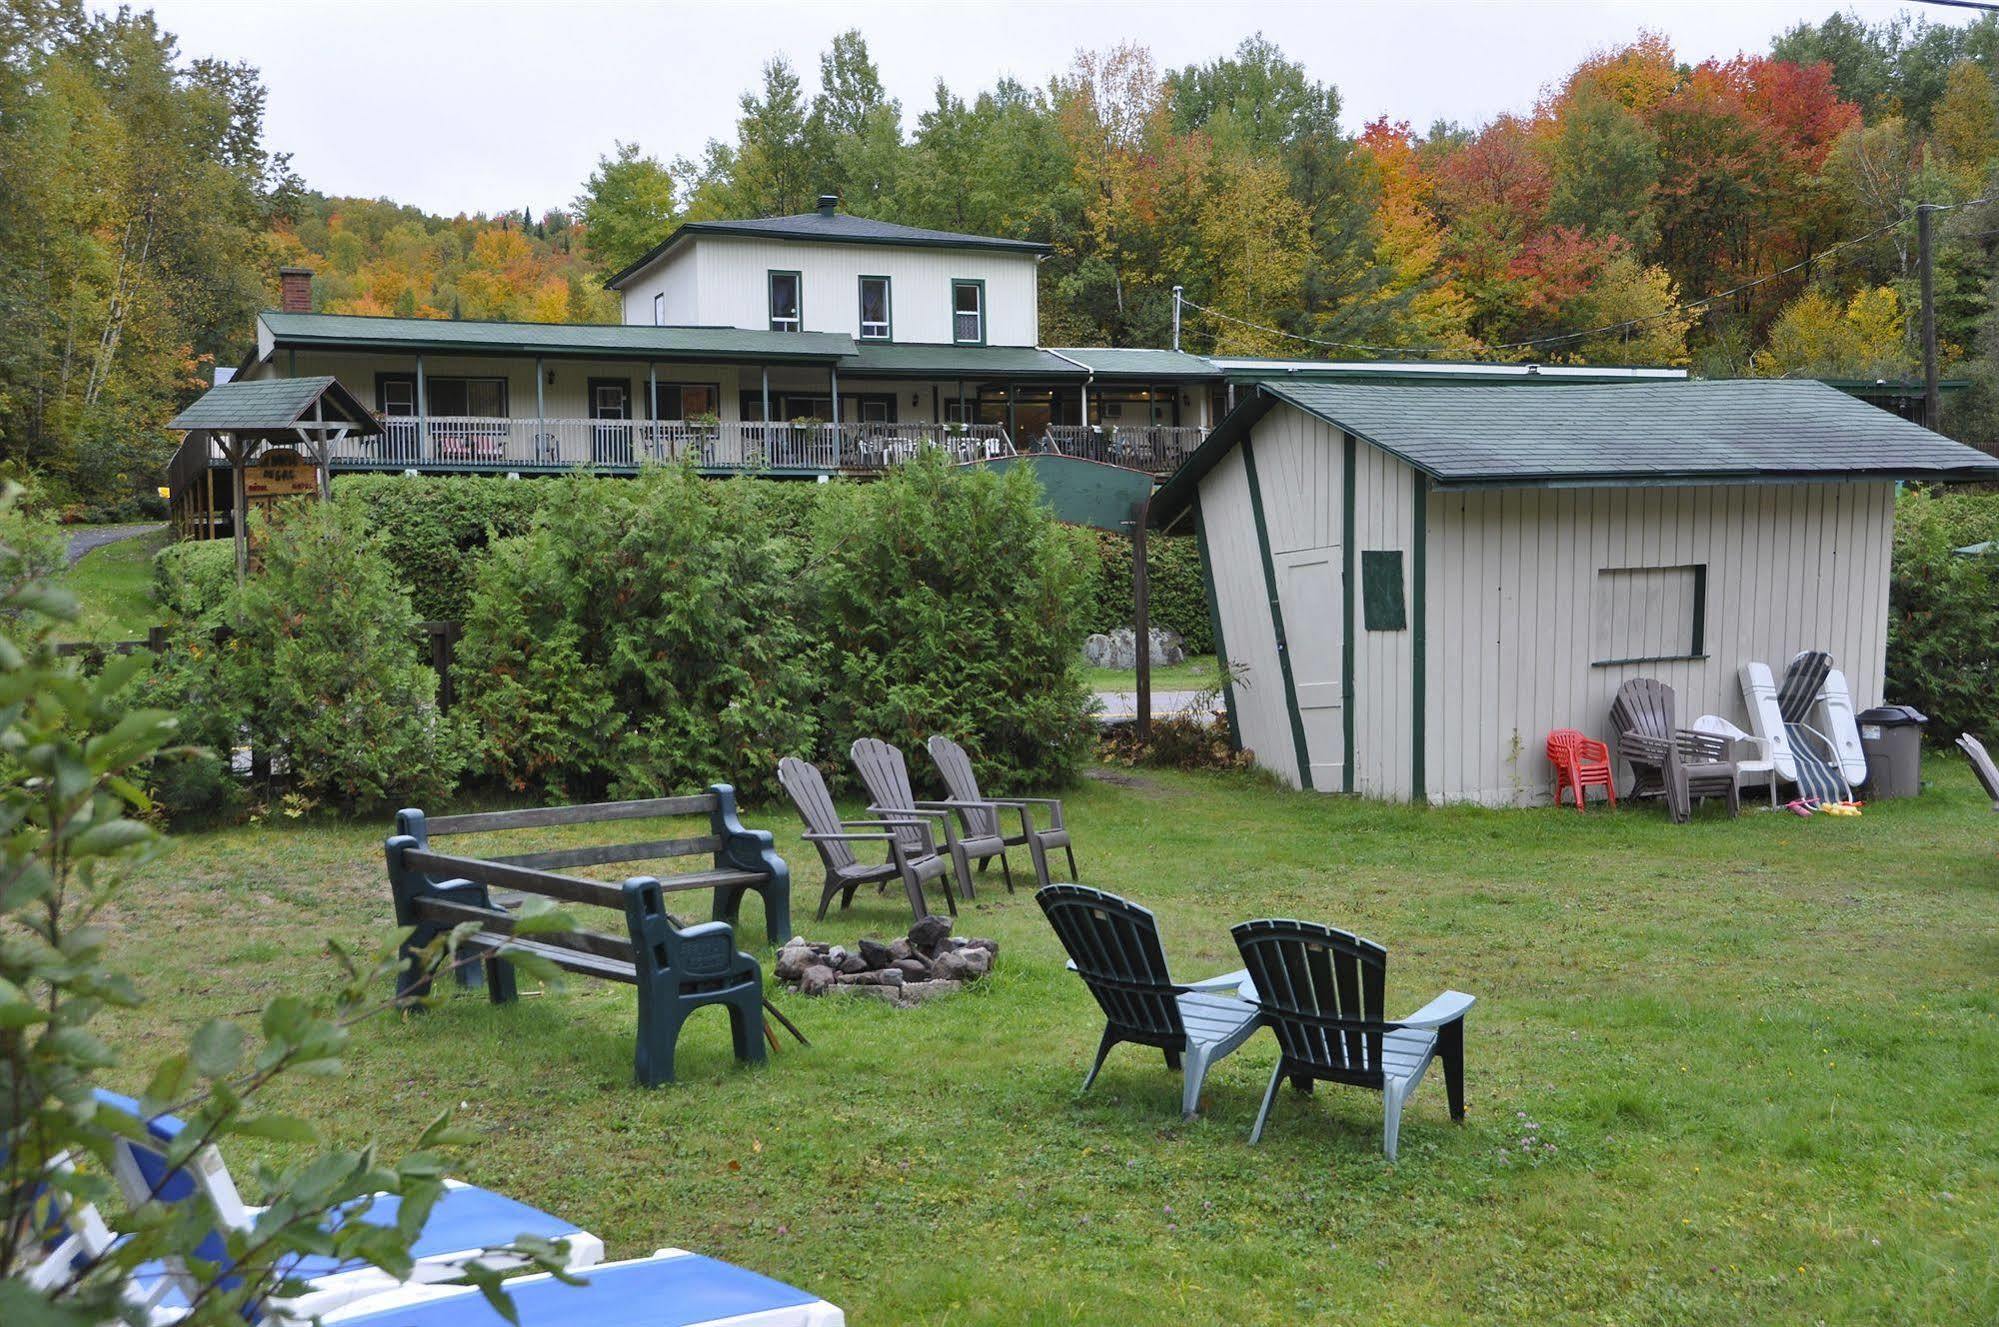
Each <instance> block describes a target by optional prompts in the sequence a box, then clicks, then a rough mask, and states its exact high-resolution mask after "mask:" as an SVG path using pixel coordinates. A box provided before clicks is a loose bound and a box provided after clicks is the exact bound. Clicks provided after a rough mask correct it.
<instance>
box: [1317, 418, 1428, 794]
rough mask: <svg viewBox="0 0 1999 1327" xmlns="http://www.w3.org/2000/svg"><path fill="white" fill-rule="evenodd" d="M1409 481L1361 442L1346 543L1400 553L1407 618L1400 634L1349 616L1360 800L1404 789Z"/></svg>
mask: <svg viewBox="0 0 1999 1327" xmlns="http://www.w3.org/2000/svg"><path fill="white" fill-rule="evenodd" d="M1335 439H1336V441H1335V442H1334V443H1333V444H1332V445H1331V449H1332V450H1334V451H1337V450H1338V448H1339V442H1338V441H1337V439H1338V435H1337V434H1336V435H1335ZM1415 478H1416V475H1415V472H1414V471H1413V470H1411V469H1410V468H1409V467H1408V466H1406V465H1404V464H1403V463H1402V462H1400V461H1398V460H1396V459H1395V458H1394V457H1392V456H1389V455H1388V454H1387V453H1385V452H1383V451H1381V450H1380V449H1379V448H1376V447H1372V446H1369V445H1368V444H1367V443H1365V442H1363V443H1361V444H1360V445H1359V447H1358V448H1357V449H1356V454H1355V465H1354V490H1355V492H1354V499H1355V500H1354V542H1355V543H1356V544H1358V545H1359V546H1360V550H1361V551H1363V552H1399V553H1401V554H1402V601H1403V604H1404V606H1405V608H1406V610H1407V612H1408V613H1409V614H1410V617H1409V619H1408V624H1407V625H1406V626H1405V627H1404V628H1403V629H1402V630H1401V631H1369V630H1368V629H1367V622H1366V619H1365V616H1364V615H1360V614H1356V617H1355V623H1354V629H1355V631H1356V632H1357V633H1358V637H1357V639H1356V640H1355V641H1354V791H1355V792H1356V793H1359V794H1360V795H1362V796H1364V797H1387V798H1399V797H1406V796H1407V795H1408V789H1409V780H1410V775H1411V769H1410V765H1411V761H1410V748H1409V743H1410V739H1411V735H1412V732H1413V724H1414V715H1413V714H1412V713H1411V711H1410V705H1411V703H1412V701H1413V698H1414V692H1413V689H1412V688H1411V686H1410V669H1411V667H1412V666H1413V662H1414V653H1415V650H1414V645H1415V635H1414V628H1415V620H1414V616H1413V615H1414V613H1415V611H1416V593H1415V586H1414V585H1412V584H1410V579H1409V578H1410V577H1411V576H1412V575H1414V574H1415V573H1414V564H1413V563H1412V562H1411V560H1410V546H1411V544H1412V542H1413V529H1412V527H1413V525H1414V522H1415V516H1414V502H1415ZM1356 565H1358V559H1356ZM1355 594H1356V595H1358V594H1359V587H1358V586H1356V587H1355Z"/></svg>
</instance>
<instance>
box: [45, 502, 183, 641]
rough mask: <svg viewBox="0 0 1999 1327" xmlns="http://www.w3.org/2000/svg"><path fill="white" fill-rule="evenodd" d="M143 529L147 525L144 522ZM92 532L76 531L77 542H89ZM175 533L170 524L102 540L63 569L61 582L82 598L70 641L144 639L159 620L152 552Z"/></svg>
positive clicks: (65, 633)
mask: <svg viewBox="0 0 1999 1327" xmlns="http://www.w3.org/2000/svg"><path fill="white" fill-rule="evenodd" d="M141 528H142V529H143V528H144V527H141ZM90 537H91V532H87V531H86V532H83V533H82V534H80V535H79V534H77V533H75V532H72V533H71V538H72V541H73V542H74V541H75V540H77V539H79V538H81V539H83V540H85V541H88V540H89V539H90ZM171 537H172V534H171V532H170V531H169V530H168V529H167V528H166V527H165V526H158V527H156V528H151V529H146V530H145V532H144V533H142V534H138V535H134V536H132V537H129V538H119V539H116V540H114V541H113V542H110V543H102V544H98V545H96V546H95V547H92V548H90V549H89V551H87V552H85V553H84V554H83V556H82V557H81V558H79V559H78V560H77V561H76V562H75V563H74V564H72V565H71V566H70V567H69V569H68V570H67V571H66V572H64V573H63V576H62V578H61V579H62V584H64V585H65V586H67V587H68V588H69V589H70V591H71V592H72V593H74V594H75V595H76V597H77V606H78V609H79V612H78V615H77V617H76V619H75V620H74V621H71V622H68V623H65V624H64V625H63V627H62V629H61V632H60V635H61V636H62V638H63V639H66V640H101V641H113V640H139V639H141V638H143V637H144V636H145V634H146V628H148V627H150V626H153V625H155V624H156V623H158V622H159V620H160V610H159V609H158V608H156V607H155V606H154V605H153V599H152V584H153V555H154V554H155V553H157V552H159V551H160V550H161V549H162V548H165V547H166V545H167V542H168V540H169V539H170V538H171Z"/></svg>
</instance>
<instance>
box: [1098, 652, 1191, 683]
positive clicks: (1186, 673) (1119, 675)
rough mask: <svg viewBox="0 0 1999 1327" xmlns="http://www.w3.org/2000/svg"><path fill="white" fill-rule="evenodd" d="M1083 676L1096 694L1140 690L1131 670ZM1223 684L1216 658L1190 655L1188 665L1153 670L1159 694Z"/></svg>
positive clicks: (1102, 670)
mask: <svg viewBox="0 0 1999 1327" xmlns="http://www.w3.org/2000/svg"><path fill="white" fill-rule="evenodd" d="M1083 676H1084V677H1085V678H1087V679H1088V681H1089V684H1090V687H1091V689H1092V690H1096V691H1131V690H1133V689H1135V688H1136V687H1137V686H1138V675H1137V674H1136V673H1134V672H1132V671H1131V670H1130V669H1128V668H1087V667H1086V668H1084V669H1083ZM1220 680H1221V672H1220V670H1219V669H1217V668H1216V666H1215V656H1214V655H1212V654H1190V655H1188V656H1187V659H1186V661H1185V662H1184V663H1177V664H1172V665H1169V666H1166V667H1162V668H1155V669H1153V670H1152V686H1153V689H1154V690H1156V691H1203V690H1206V689H1207V688H1208V687H1211V686H1214V685H1215V684H1216V683H1217V682H1218V681H1220Z"/></svg>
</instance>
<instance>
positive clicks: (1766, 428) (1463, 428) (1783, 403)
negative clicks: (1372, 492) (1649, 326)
mask: <svg viewBox="0 0 1999 1327" xmlns="http://www.w3.org/2000/svg"><path fill="white" fill-rule="evenodd" d="M1280 402H1281V403H1285V404H1289V405H1291V406H1295V407H1296V408H1298V409H1300V410H1303V411H1305V412H1306V413H1307V414H1310V415H1313V416H1315V417H1317V418H1319V419H1321V420H1324V421H1325V422H1326V423H1328V424H1331V425H1333V426H1334V427H1336V428H1339V429H1343V430H1345V431H1346V432H1348V433H1351V434H1354V435H1355V436H1356V437H1359V438H1362V439H1364V440H1365V441H1367V442H1369V443H1372V444H1373V445H1374V446H1376V447H1379V448H1381V449H1382V450H1383V451H1385V452H1388V453H1389V454H1391V455H1393V456H1396V457H1399V458H1401V459H1402V460H1403V461H1405V462H1407V463H1408V464H1409V465H1410V466H1412V467H1414V468H1415V469H1417V470H1419V471H1421V472H1423V473H1424V474H1426V475H1428V476H1429V477H1430V478H1431V479H1432V480H1433V481H1434V482H1435V483H1437V484H1438V485H1439V486H1442V487H1447V488H1470V487H1517V488H1528V487H1542V486H1549V485H1567V486H1577V485H1630V484H1672V483H1715V482H1722V483H1726V482H1731V481H1735V482H1752V481H1756V480H1764V479H1785V478H1789V479H1796V480H1799V481H1801V482H1802V481H1809V480H1812V479H1846V478H1858V477H1876V478H1883V479H1889V478H1894V479H1938V480H1965V479H1999V459H1996V458H1994V457H1991V456H1987V455H1985V454H1984V453H1982V452H1978V451H1974V450H1973V449H1971V448H1969V447H1966V446H1964V445H1963V444H1961V443H1957V442H1953V441H1951V440H1950V439H1949V438H1946V437H1944V436H1942V435H1941V434H1938V433H1932V432H1931V431H1930V430H1928V429H1926V428H1923V427H1921V426H1920V425H1917V424H1912V423H1910V422H1909V421H1907V420H1905V419H1901V418H1899V417H1897V416H1895V415H1892V414H1889V413H1888V412H1887V411H1885V410H1882V409H1880V408H1878V407H1876V406H1872V405H1869V404H1867V403H1866V402H1865V401H1861V400H1858V399H1856V398H1854V397H1852V396H1849V395H1847V394H1846V393H1845V392H1842V391H1839V390H1837V389H1836V388H1832V387H1828V386H1826V385H1825V384H1823V383H1820V382H1816V381H1811V380H1802V379H1787V378H1757V379H1727V380H1715V381H1709V380H1692V381H1686V382H1645V381H1639V382H1622V383H1556V382H1517V383H1506V384H1492V383H1450V384H1446V383H1437V384H1425V383H1416V384H1411V383H1394V384H1389V383H1356V382H1296V381H1283V382H1263V383H1260V384H1259V385H1258V388H1257V392H1256V395H1255V396H1254V397H1252V398H1251V399H1250V400H1248V401H1246V402H1244V403H1243V404H1242V405H1240V406H1238V407H1237V409H1236V410H1235V412H1234V413H1232V414H1231V415H1230V416H1229V418H1228V419H1226V420H1224V421H1223V422H1222V424H1221V426H1220V427H1219V428H1217V429H1216V430H1215V431H1214V433H1213V434H1211V435H1210V436H1209V437H1208V439H1207V441H1205V442H1204V443H1203V444H1202V445H1201V447H1200V448H1199V450H1197V451H1196V452H1195V453H1194V455H1193V456H1191V457H1189V458H1188V460H1187V462H1186V464H1184V465H1182V466H1181V467H1180V469H1179V471H1177V472H1176V473H1175V474H1174V475H1173V476H1172V477H1171V478H1170V479H1169V480H1168V481H1167V483H1166V485H1165V486H1164V487H1163V488H1162V489H1161V491H1160V494H1159V496H1158V498H1156V499H1155V500H1154V503H1153V506H1154V509H1155V511H1157V512H1158V513H1159V516H1158V519H1160V520H1161V521H1166V520H1171V519H1173V518H1174V517H1177V516H1178V515H1179V514H1180V512H1181V511H1183V510H1184V509H1185V508H1186V507H1187V505H1188V504H1190V503H1191V502H1192V501H1193V496H1194V492H1195V490H1196V489H1197V487H1198V485H1199V481H1200V477H1201V476H1202V475H1203V474H1205V473H1207V471H1208V470H1209V469H1212V468H1213V466H1214V465H1215V464H1216V462H1218V461H1219V460H1220V459H1221V458H1222V456H1224V455H1226V454H1227V452H1228V450H1229V449H1230V448H1232V447H1233V446H1235V444H1236V443H1237V442H1239V441H1240V440H1241V438H1242V437H1243V436H1244V435H1245V434H1246V433H1247V432H1248V430H1249V428H1250V427H1251V426H1252V425H1254V424H1255V422H1256V420H1257V419H1259V418H1261V417H1262V415H1263V414H1265V413H1267V412H1268V411H1269V410H1270V409H1271V408H1272V406H1273V405H1274V404H1276V403H1280Z"/></svg>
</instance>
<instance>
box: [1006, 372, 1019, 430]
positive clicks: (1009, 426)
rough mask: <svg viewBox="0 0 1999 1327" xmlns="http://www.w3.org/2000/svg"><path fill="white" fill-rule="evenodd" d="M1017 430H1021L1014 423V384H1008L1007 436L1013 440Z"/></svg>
mask: <svg viewBox="0 0 1999 1327" xmlns="http://www.w3.org/2000/svg"><path fill="white" fill-rule="evenodd" d="M1017 428H1019V425H1018V424H1016V423H1015V422H1014V418H1013V383H1012V382H1008V383H1007V385H1006V436H1007V437H1008V438H1009V439H1011V438H1012V437H1013V435H1014V431H1015V430H1016V429H1017ZM1014 445H1015V446H1018V445H1019V444H1018V443H1017V442H1016V443H1015V444H1014Z"/></svg>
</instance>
